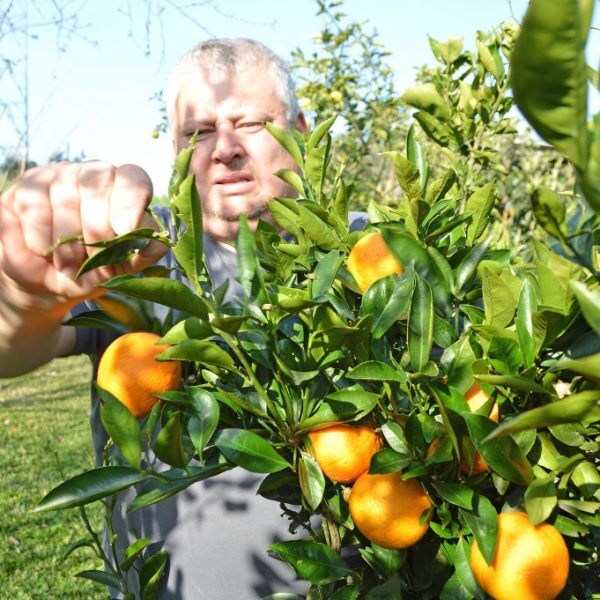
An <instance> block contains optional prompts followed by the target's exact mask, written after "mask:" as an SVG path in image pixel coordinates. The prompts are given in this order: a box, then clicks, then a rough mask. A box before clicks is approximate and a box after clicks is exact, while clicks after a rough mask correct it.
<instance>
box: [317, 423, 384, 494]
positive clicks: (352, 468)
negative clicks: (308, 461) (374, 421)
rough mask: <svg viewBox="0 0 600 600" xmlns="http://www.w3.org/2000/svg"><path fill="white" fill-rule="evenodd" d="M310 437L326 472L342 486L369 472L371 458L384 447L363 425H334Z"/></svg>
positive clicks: (372, 432)
mask: <svg viewBox="0 0 600 600" xmlns="http://www.w3.org/2000/svg"><path fill="white" fill-rule="evenodd" d="M308 437H309V438H310V441H311V443H312V447H313V455H314V457H315V460H316V461H317V462H318V463H319V466H320V467H321V470H322V471H323V473H325V475H327V477H329V479H331V480H332V481H339V482H341V483H350V482H352V481H354V480H355V479H356V478H357V477H359V476H360V475H362V474H363V473H364V472H365V471H368V470H369V466H370V464H371V457H372V456H373V454H375V452H377V451H378V450H380V449H381V447H382V443H381V439H380V438H379V436H378V435H377V434H376V433H375V432H374V431H373V430H372V429H370V428H369V427H363V426H360V425H346V424H341V425H331V426H330V427H325V428H324V429H318V430H316V431H311V432H310V433H309V434H308Z"/></svg>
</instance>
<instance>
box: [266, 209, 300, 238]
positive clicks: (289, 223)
mask: <svg viewBox="0 0 600 600" xmlns="http://www.w3.org/2000/svg"><path fill="white" fill-rule="evenodd" d="M294 202H295V201H294ZM296 208H297V207H296ZM267 209H268V210H269V212H270V213H271V215H273V218H274V219H275V221H276V222H277V224H278V225H279V226H280V227H282V228H283V229H285V231H287V232H289V233H291V234H292V235H293V236H294V237H296V238H297V237H298V235H299V231H300V230H299V229H298V213H297V212H296V211H294V210H292V209H291V208H290V207H289V206H287V205H286V204H284V203H283V202H281V200H271V202H269V203H268V204H267Z"/></svg>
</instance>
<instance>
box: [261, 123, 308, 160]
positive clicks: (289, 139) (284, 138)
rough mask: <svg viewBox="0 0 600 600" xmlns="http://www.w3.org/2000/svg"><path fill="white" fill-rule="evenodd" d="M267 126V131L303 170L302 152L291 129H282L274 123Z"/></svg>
mask: <svg viewBox="0 0 600 600" xmlns="http://www.w3.org/2000/svg"><path fill="white" fill-rule="evenodd" d="M265 126H266V128H267V131H268V132H269V133H270V134H271V135H272V136H273V137H274V138H275V139H276V140H277V141H278V142H279V143H280V144H281V145H282V146H283V147H284V148H285V149H286V150H287V153H288V154H289V155H290V156H291V157H292V158H293V159H294V162H295V163H296V164H297V165H298V166H299V167H300V168H301V169H302V167H303V166H304V161H303V159H302V151H301V150H300V146H299V145H298V142H297V141H296V138H295V137H294V134H293V133H292V132H291V131H290V130H289V129H281V128H280V127H277V125H274V124H273V123H266V125H265Z"/></svg>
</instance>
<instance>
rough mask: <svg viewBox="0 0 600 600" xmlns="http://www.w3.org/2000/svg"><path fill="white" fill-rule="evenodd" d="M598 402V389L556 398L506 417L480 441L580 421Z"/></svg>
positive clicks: (487, 441)
mask: <svg viewBox="0 0 600 600" xmlns="http://www.w3.org/2000/svg"><path fill="white" fill-rule="evenodd" d="M599 402H600V391H598V390H594V391H588V392H580V393H579V394H572V395H570V396H567V397H566V398H563V399H562V400H556V401H555V402H551V403H550V404H546V405H544V406H540V407H539V408H533V409H531V410H528V411H525V412H523V413H520V414H519V415H517V416H516V417H513V418H511V419H507V420H506V421H504V422H503V423H501V424H500V425H498V427H496V428H495V429H493V430H492V431H490V432H489V433H488V434H487V435H486V436H485V439H482V443H484V444H488V443H490V442H491V441H493V440H497V439H502V436H506V435H508V434H510V433H514V432H516V431H524V430H526V429H540V428H542V427H548V426H549V425H556V424H558V423H576V422H580V421H581V420H582V419H583V418H584V417H585V415H586V414H587V413H589V412H590V411H591V410H592V409H593V408H594V407H595V406H597V405H598V403H599ZM484 456H485V455H484Z"/></svg>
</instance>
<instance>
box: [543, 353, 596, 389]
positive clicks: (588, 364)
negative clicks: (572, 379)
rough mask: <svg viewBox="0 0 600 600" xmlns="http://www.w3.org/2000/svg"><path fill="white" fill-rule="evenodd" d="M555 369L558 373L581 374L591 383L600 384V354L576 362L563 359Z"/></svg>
mask: <svg viewBox="0 0 600 600" xmlns="http://www.w3.org/2000/svg"><path fill="white" fill-rule="evenodd" d="M554 369H555V370H557V371H573V373H579V374H580V375H583V376H585V377H587V378H588V379H590V380H591V381H595V382H596V383H600V353H598V354H592V355H591V356H585V357H583V358H578V359H576V360H573V359H570V358H561V359H560V360H559V361H558V362H557V363H556V365H555V366H554Z"/></svg>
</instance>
